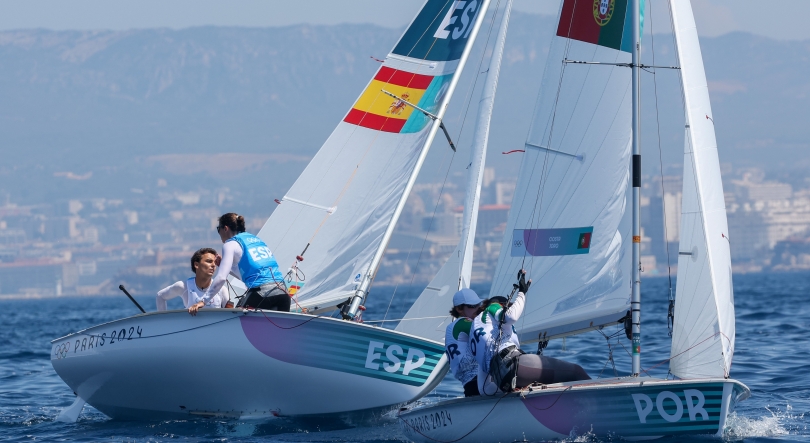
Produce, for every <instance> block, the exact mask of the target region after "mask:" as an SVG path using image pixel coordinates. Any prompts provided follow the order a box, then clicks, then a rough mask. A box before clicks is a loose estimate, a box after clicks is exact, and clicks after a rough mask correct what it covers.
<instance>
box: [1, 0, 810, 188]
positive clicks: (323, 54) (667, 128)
mask: <svg viewBox="0 0 810 443" xmlns="http://www.w3.org/2000/svg"><path fill="white" fill-rule="evenodd" d="M513 17H514V19H513V20H512V23H511V28H510V34H509V39H508V42H507V50H506V55H505V64H504V68H503V74H502V81H501V86H500V89H499V95H498V99H497V102H496V109H495V117H494V120H493V132H492V143H493V146H492V148H491V152H493V153H497V152H500V151H502V150H506V149H505V148H506V147H509V148H510V149H515V148H520V147H521V146H522V143H523V141H524V139H525V136H526V133H527V130H528V121H529V119H530V117H531V113H532V110H533V106H534V102H535V99H536V94H537V90H538V88H539V81H540V78H541V77H542V71H543V66H544V63H545V54H546V47H547V45H548V41H549V39H550V31H549V30H550V29H553V27H554V23H553V19H551V18H550V17H547V16H536V15H530V14H521V13H517V12H516V13H514V14H513ZM487 26H488V24H487V25H486V26H485V27H484V28H482V35H483V36H487V35H488V32H489V30H488V28H487ZM400 34H401V30H392V29H386V28H380V27H376V26H372V25H341V26H307V25H302V26H292V27H284V28H267V29H251V28H219V27H201V28H192V29H185V30H167V29H147V30H134V31H126V32H111V31H98V32H72V31H58V32H57V31H47V30H19V31H9V32H0V97H2V99H0V134H2V144H3V153H4V160H5V161H4V162H3V165H0V175H2V176H3V177H0V180H3V181H5V183H2V182H0V188H2V187H6V188H8V187H11V188H12V189H14V188H17V187H23V186H25V187H26V192H32V193H33V192H34V191H33V188H36V187H37V183H38V182H39V181H38V180H37V179H35V176H36V174H33V175H32V174H31V173H29V172H26V171H42V174H43V177H45V176H47V177H51V176H52V175H53V174H52V173H53V172H56V171H63V170H70V171H75V172H76V173H77V174H81V173H85V172H88V171H96V175H95V176H94V177H96V178H99V177H103V176H105V174H107V175H106V176H105V177H107V181H106V182H98V181H97V182H96V183H95V185H94V186H95V187H96V189H99V187H101V188H107V187H109V186H118V185H115V183H118V182H120V181H123V182H124V183H121V184H120V186H121V189H128V187H129V186H132V185H131V184H129V181H133V182H134V181H137V179H138V178H143V176H148V177H149V180H150V181H151V180H152V179H153V178H154V177H155V175H154V174H157V172H154V171H159V172H160V173H161V174H164V173H169V174H175V173H183V172H186V173H188V172H189V171H184V169H185V168H186V165H185V164H184V162H183V161H182V157H176V159H177V161H175V162H167V161H160V160H159V159H158V160H155V159H154V158H152V159H149V157H151V156H157V155H167V154H223V153H231V152H236V153H247V154H273V153H276V154H277V153H287V154H295V155H297V156H298V157H294V158H290V159H287V160H286V161H280V160H279V158H278V157H272V156H270V157H266V158H265V157H261V158H263V160H261V162H262V163H261V164H259V165H255V164H251V165H245V166H246V168H243V169H244V171H248V172H249V169H248V168H247V166H252V167H254V170H261V171H263V172H261V174H262V175H263V177H264V178H263V180H264V182H266V181H267V180H271V181H272V183H273V185H274V186H277V187H279V188H280V189H279V190H278V193H279V194H280V195H283V191H284V187H285V186H289V184H290V183H291V181H292V180H293V179H294V178H295V177H296V176H297V174H298V172H299V171H300V170H301V168H303V167H304V166H305V164H306V158H307V157H309V156H311V155H313V154H314V153H315V152H316V151H317V149H318V148H319V147H320V145H321V144H322V143H323V141H324V140H325V139H326V138H327V137H328V136H329V133H330V132H331V131H332V129H333V128H334V127H335V125H336V123H337V122H338V121H339V120H340V119H341V118H342V117H343V115H344V113H345V112H346V111H347V110H348V109H349V107H350V106H351V104H352V103H353V101H354V99H355V98H356V97H357V96H358V94H359V93H360V92H361V90H362V88H363V87H364V85H365V84H366V83H367V82H368V80H369V79H370V78H371V76H372V75H373V73H374V72H375V70H376V69H377V68H378V67H379V63H378V62H376V61H375V60H374V59H373V58H371V57H377V58H383V57H384V56H385V54H386V53H387V52H388V51H389V50H390V48H391V47H393V45H394V43H395V42H396V39H397V38H398V37H399V35H400ZM492 35H493V36H494V33H493V34H492ZM655 39H656V40H655V48H656V51H655V56H656V60H655V61H656V64H670V65H672V64H676V63H677V62H676V61H674V59H673V57H672V55H673V51H672V42H671V38H669V37H667V36H665V35H663V34H656V35H655ZM701 43H702V50H703V56H704V59H705V64H706V71H707V75H708V78H709V83H710V88H711V92H712V102H713V106H714V114H715V115H714V121H715V123H716V125H717V134H718V139H719V140H718V141H719V144H720V149H721V161H723V162H731V163H733V164H734V165H735V166H746V165H758V166H764V167H766V168H769V169H772V170H779V169H784V168H795V167H807V166H808V165H810V155H808V154H807V149H806V148H807V147H808V145H809V144H810V125H808V124H807V123H806V122H807V121H808V120H810V106H809V105H810V103H808V100H810V98H808V93H810V76H808V75H807V72H808V68H810V66H808V65H810V42H781V41H774V40H769V39H766V38H763V37H756V36H753V35H750V34H743V33H735V34H730V35H726V36H722V37H718V38H704V39H702V40H701ZM477 46H478V48H477V50H476V52H475V53H474V54H473V56H472V57H471V59H470V65H469V69H468V70H467V73H466V76H465V81H464V82H463V83H462V84H461V85H460V87H459V89H458V91H457V94H456V99H455V100H454V103H453V107H452V108H451V110H450V112H449V114H448V116H449V117H448V119H447V123H448V127H450V129H451V132H453V131H455V133H457V131H459V130H460V129H461V127H462V124H463V125H464V128H465V133H466V131H467V130H469V129H470V127H471V126H472V123H471V122H472V121H473V119H474V115H475V103H476V102H477V95H476V94H477V93H476V92H471V89H470V86H471V84H472V83H471V82H472V81H473V80H475V77H476V75H477V74H478V73H479V72H480V71H483V70H484V69H485V68H480V69H479V67H480V66H484V67H485V66H486V60H483V63H484V64H483V65H481V62H482V58H481V47H482V45H481V43H479V44H478V45H477ZM644 57H645V63H651V57H652V51H649V50H645V53H644ZM658 72H659V74H658V75H657V80H658V85H657V87H658V92H659V94H658V99H659V106H658V108H659V114H658V116H659V118H658V119H656V118H655V117H656V114H655V101H654V98H655V94H652V92H654V89H653V88H654V87H655V86H656V85H655V84H654V83H653V82H652V79H653V77H652V74H645V77H644V84H643V86H642V89H643V94H644V97H645V98H644V131H643V134H642V136H643V141H644V142H645V145H644V146H645V148H644V149H645V155H647V154H654V157H652V158H651V159H650V160H648V161H647V163H645V166H647V165H650V167H657V164H658V145H657V141H656V138H657V137H656V133H657V132H658V129H657V126H656V120H658V121H660V124H661V134H662V145H661V146H662V150H664V162H665V163H669V162H678V161H680V160H681V155H682V154H681V153H682V128H683V126H682V121H683V120H682V118H683V117H682V115H683V114H682V110H681V108H680V106H681V105H680V103H681V98H680V90H679V86H677V82H676V80H677V71H676V70H659V71H658ZM480 83H481V82H478V84H477V86H480ZM469 103H472V106H470V107H469V112H468V111H467V109H468V104H469ZM465 116H466V120H465ZM461 142H462V143H461V145H462V146H463V142H464V139H463V137H462V140H461ZM502 148H504V149H502ZM512 157H515V156H512ZM163 158H164V160H165V158H166V157H163ZM170 158H175V157H170ZM240 158H244V160H243V161H244V162H256V161H258V160H256V159H257V158H259V157H255V156H253V157H251V156H247V157H240ZM465 158H466V157H465ZM195 159H196V160H195V161H196V162H197V163H199V157H195ZM514 161H517V160H511V159H510V158H508V157H506V156H500V155H496V154H491V164H493V165H495V166H497V167H499V168H500V169H501V171H514V164H513V163H509V162H514ZM217 166H218V165H217V163H216V162H212V165H211V168H210V170H208V172H211V171H216V169H217ZM255 168H258V169H255ZM14 171H17V172H16V173H15V172H14ZM104 171H107V172H104ZM200 171H203V172H202V173H207V172H205V169H202V170H200ZM229 171H230V172H228V173H227V174H226V175H228V174H229V175H230V177H236V178H239V177H240V174H241V172H239V171H241V170H240V168H238V167H237V168H236V169H233V168H231V169H230V170H229ZM124 172H125V174H123V173H124ZM198 172H199V171H198ZM121 174H123V175H121ZM268 174H269V176H268ZM214 176H216V174H214ZM242 177H247V178H248V179H249V180H254V179H255V177H251V176H250V175H249V174H247V173H246V174H244V175H242ZM217 178H218V179H219V180H220V181H222V179H223V177H222V176H219V177H217ZM8 180H12V181H13V183H10V182H9V181H8ZM128 180H129V181H128ZM88 183H90V181H88ZM71 186H73V185H71ZM77 186H78V185H77ZM28 188H31V189H28ZM32 195H33V194H32Z"/></svg>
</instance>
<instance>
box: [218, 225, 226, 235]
mask: <svg viewBox="0 0 810 443" xmlns="http://www.w3.org/2000/svg"><path fill="white" fill-rule="evenodd" d="M220 229H225V227H224V226H217V234H219V231H220Z"/></svg>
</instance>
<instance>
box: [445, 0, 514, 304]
mask: <svg viewBox="0 0 810 443" xmlns="http://www.w3.org/2000/svg"><path fill="white" fill-rule="evenodd" d="M511 12H512V0H509V1H508V2H507V3H506V5H505V6H504V10H503V17H502V18H501V27H500V30H499V31H498V37H497V40H495V46H494V47H493V48H492V58H491V59H490V61H489V69H487V76H486V80H485V81H484V89H483V90H482V91H481V101H480V102H479V105H478V122H477V124H476V126H475V136H474V138H473V151H472V153H471V157H472V158H471V159H470V177H469V181H468V183H467V197H466V199H465V201H464V219H463V222H464V228H463V232H462V234H461V269H460V274H459V282H458V288H457V289H461V288H462V287H464V288H469V287H470V279H471V276H472V262H473V242H474V240H475V229H476V226H477V225H478V207H479V205H480V200H481V185H482V181H483V179H484V164H485V162H486V158H487V144H488V142H489V123H490V121H491V120H492V108H493V107H494V106H495V91H496V90H497V89H498V76H499V75H500V72H501V59H502V58H503V48H504V45H505V44H506V31H507V28H508V27H509V15H510V13H511Z"/></svg>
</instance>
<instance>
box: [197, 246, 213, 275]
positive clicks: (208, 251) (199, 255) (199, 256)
mask: <svg viewBox="0 0 810 443" xmlns="http://www.w3.org/2000/svg"><path fill="white" fill-rule="evenodd" d="M205 254H214V257H216V256H217V251H216V250H214V249H211V248H200V249H197V252H195V253H194V255H192V256H191V272H194V273H197V268H196V267H195V266H194V264H196V263H199V262H200V261H201V260H202V256H203V255H205Z"/></svg>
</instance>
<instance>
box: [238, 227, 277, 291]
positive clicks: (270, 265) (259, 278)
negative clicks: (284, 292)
mask: <svg viewBox="0 0 810 443" xmlns="http://www.w3.org/2000/svg"><path fill="white" fill-rule="evenodd" d="M228 241H235V242H237V243H239V246H241V247H242V258H241V259H239V264H238V266H239V273H240V274H242V282H244V283H245V286H247V287H248V288H256V287H258V286H261V285H265V284H268V283H283V282H284V275H282V274H281V271H279V269H278V262H276V258H275V257H274V256H273V253H272V252H270V248H268V247H267V245H266V244H265V243H264V242H263V241H262V239H260V238H259V237H256V236H255V235H253V234H248V233H247V232H242V233H239V234H236V235H235V236H233V237H231V239H230V240H228Z"/></svg>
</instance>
